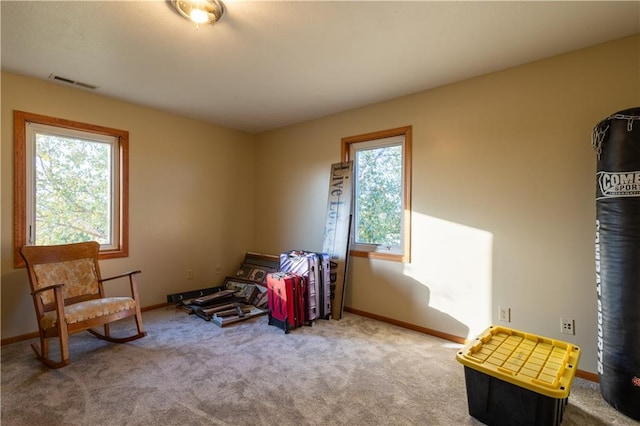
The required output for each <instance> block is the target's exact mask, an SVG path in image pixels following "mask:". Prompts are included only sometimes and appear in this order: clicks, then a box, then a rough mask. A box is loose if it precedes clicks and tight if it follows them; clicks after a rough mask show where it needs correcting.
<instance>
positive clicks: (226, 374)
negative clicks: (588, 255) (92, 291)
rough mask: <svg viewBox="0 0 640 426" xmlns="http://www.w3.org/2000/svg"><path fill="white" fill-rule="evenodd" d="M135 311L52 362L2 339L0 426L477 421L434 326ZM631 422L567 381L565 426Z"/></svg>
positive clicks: (451, 353)
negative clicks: (65, 360) (219, 320)
mask: <svg viewBox="0 0 640 426" xmlns="http://www.w3.org/2000/svg"><path fill="white" fill-rule="evenodd" d="M143 318H144V323H145V328H146V330H147V331H148V333H149V335H148V336H147V337H145V338H143V339H140V340H136V341H134V342H130V343H127V344H121V345H119V344H112V343H108V342H104V341H101V340H98V339H96V338H94V337H92V336H91V335H89V334H88V333H81V334H76V335H73V336H72V337H71V339H70V342H71V345H70V346H71V348H70V352H71V364H70V365H69V366H67V367H64V368H62V369H59V370H50V369H47V368H46V367H44V366H43V365H41V364H40V363H39V362H38V361H37V360H36V359H35V355H34V354H33V352H32V350H31V348H30V346H29V345H30V343H31V341H25V342H18V343H14V344H11V345H6V346H4V347H2V364H1V373H2V377H1V380H2V382H1V383H2V386H1V408H2V415H1V421H2V425H4V426H18V425H36V426H37V425H480V424H481V423H480V422H478V421H477V420H475V419H473V418H472V417H470V416H469V414H468V408H467V399H466V398H467V395H466V389H465V382H464V371H463V370H464V369H463V367H462V365H461V364H459V363H458V362H457V361H456V360H455V354H456V351H457V350H458V349H459V348H460V345H457V344H454V343H451V342H448V341H445V340H441V339H439V338H436V337H432V336H428V335H424V334H421V333H417V332H414V331H410V330H405V329H402V328H399V327H395V326H392V325H389V324H385V323H382V322H379V321H375V320H372V319H368V318H364V317H361V316H359V315H354V314H350V313H345V317H344V318H343V319H342V320H340V321H333V320H329V321H327V320H320V321H317V322H316V323H315V324H314V325H313V327H303V328H299V329H296V330H294V331H292V332H291V333H290V334H288V335H285V334H284V333H283V332H282V330H280V329H277V328H275V327H273V326H269V325H267V318H266V316H263V317H258V318H254V319H252V320H250V321H247V322H243V323H239V324H235V325H231V326H229V327H225V328H219V327H217V326H216V325H214V324H212V323H210V322H206V321H204V320H202V319H200V318H197V317H195V316H189V315H187V314H185V313H184V312H182V311H179V310H176V309H175V308H173V307H168V308H161V309H156V310H153V311H149V312H145V313H144V314H143ZM122 325H123V326H127V327H131V323H130V322H129V323H126V322H125V324H122ZM118 328H120V327H118ZM637 424H638V422H634V421H633V420H631V419H629V418H627V417H625V416H624V415H622V414H620V413H618V412H617V411H616V410H614V409H613V408H611V407H610V406H609V405H608V404H607V403H606V402H604V401H603V400H602V398H601V397H600V394H599V392H598V389H597V385H596V384H594V383H591V382H587V381H584V380H581V379H576V380H575V381H574V384H573V387H572V389H571V396H570V398H569V405H568V406H567V408H566V410H565V414H564V422H563V425H637Z"/></svg>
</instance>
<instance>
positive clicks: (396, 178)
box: [342, 126, 411, 262]
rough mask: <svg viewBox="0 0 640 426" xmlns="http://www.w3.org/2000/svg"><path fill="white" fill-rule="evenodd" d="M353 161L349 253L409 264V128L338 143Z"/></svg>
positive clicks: (356, 137)
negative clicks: (341, 144)
mask: <svg viewBox="0 0 640 426" xmlns="http://www.w3.org/2000/svg"><path fill="white" fill-rule="evenodd" d="M342 143H343V157H344V159H345V160H352V161H353V175H354V176H353V182H354V191H353V194H354V195H353V220H352V230H351V254H353V255H356V256H365V257H370V258H382V259H388V260H396V261H402V262H408V261H409V260H410V247H411V245H410V235H411V197H410V194H411V127H410V126H409V127H402V128H398V129H391V130H385V131H381V132H375V133H368V134H365V135H358V136H351V137H348V138H343V139H342Z"/></svg>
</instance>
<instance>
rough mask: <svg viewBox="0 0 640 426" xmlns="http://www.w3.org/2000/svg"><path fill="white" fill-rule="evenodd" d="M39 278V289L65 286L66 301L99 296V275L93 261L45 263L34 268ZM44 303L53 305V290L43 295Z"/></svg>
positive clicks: (63, 291)
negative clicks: (79, 297)
mask: <svg viewBox="0 0 640 426" xmlns="http://www.w3.org/2000/svg"><path fill="white" fill-rule="evenodd" d="M33 269H34V271H35V274H36V276H37V277H38V288H43V287H47V286H50V285H55V284H64V287H62V293H63V295H64V298H65V299H69V298H72V297H76V296H82V295H85V294H98V274H97V272H96V268H95V265H94V263H93V259H91V258H87V259H78V260H71V261H68V262H58V263H44V264H39V265H34V267H33ZM40 297H41V298H42V303H44V304H45V305H46V304H48V303H53V302H54V301H55V300H54V295H53V290H50V291H44V292H42V293H41V296H40Z"/></svg>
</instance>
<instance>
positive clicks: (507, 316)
mask: <svg viewBox="0 0 640 426" xmlns="http://www.w3.org/2000/svg"><path fill="white" fill-rule="evenodd" d="M498 319H499V320H500V321H504V322H511V308H503V307H502V306H498Z"/></svg>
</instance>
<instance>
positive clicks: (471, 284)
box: [404, 212, 493, 338]
mask: <svg viewBox="0 0 640 426" xmlns="http://www.w3.org/2000/svg"><path fill="white" fill-rule="evenodd" d="M412 226H413V237H412V243H411V244H412V259H413V260H412V263H410V264H406V265H405V269H404V274H405V275H407V276H409V277H411V278H413V279H414V280H416V281H418V282H420V283H421V284H423V285H424V286H426V287H428V288H429V292H430V300H429V306H430V307H431V308H434V309H437V310H439V311H441V312H444V313H446V314H448V315H450V316H451V317H452V318H455V319H456V320H457V321H459V322H460V323H462V324H464V325H466V326H467V328H468V335H467V336H462V337H467V338H473V337H475V336H477V335H478V334H479V333H480V332H481V331H482V330H484V329H485V328H486V327H487V326H488V325H490V324H491V321H492V319H491V318H492V317H491V290H492V269H493V256H492V253H493V234H492V233H490V232H487V231H484V230H481V229H477V228H472V227H469V226H465V225H461V224H458V223H453V222H449V221H446V220H443V219H438V218H435V217H431V216H427V215H423V214H420V213H415V212H414V213H413V217H412ZM443 326H444V324H443Z"/></svg>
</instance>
